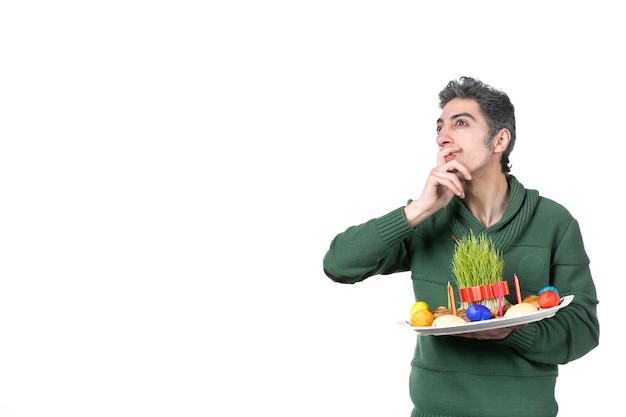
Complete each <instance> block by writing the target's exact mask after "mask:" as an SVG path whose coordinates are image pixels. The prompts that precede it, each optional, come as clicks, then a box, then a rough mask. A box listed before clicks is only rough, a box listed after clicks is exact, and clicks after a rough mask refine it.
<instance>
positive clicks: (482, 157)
mask: <svg viewBox="0 0 626 417" xmlns="http://www.w3.org/2000/svg"><path fill="white" fill-rule="evenodd" d="M488 135H489V126H488V125H487V121H486V120H485V118H484V117H483V116H482V114H481V112H480V109H479V106H478V103H477V102H476V101H474V100H470V99H460V98H455V99H453V100H450V101H449V102H448V104H446V105H445V106H444V108H443V110H442V112H441V116H440V117H439V119H438V120H437V145H438V146H439V150H440V151H442V150H443V151H445V150H449V151H450V152H449V154H446V155H445V160H446V162H447V161H450V160H451V159H456V160H457V161H458V162H460V163H461V164H463V165H465V166H466V167H467V169H469V170H470V172H472V173H473V172H476V171H477V170H480V168H482V167H484V166H485V165H487V164H488V163H489V162H492V157H493V152H492V151H491V149H489V147H488V146H487V145H486V144H485V139H486V138H487V136H488ZM444 154H445V152H444Z"/></svg>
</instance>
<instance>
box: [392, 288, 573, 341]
mask: <svg viewBox="0 0 626 417" xmlns="http://www.w3.org/2000/svg"><path fill="white" fill-rule="evenodd" d="M573 299H574V296H573V295H566V296H564V297H562V298H561V304H559V305H558V306H554V307H550V308H543V309H541V310H539V311H537V312H536V313H528V314H522V315H521V316H515V317H502V318H497V319H491V320H482V321H473V322H468V323H465V324H456V325H452V326H434V327H433V326H419V327H418V326H411V324H410V323H409V322H407V321H401V322H400V323H399V324H401V325H403V327H406V328H408V329H410V330H413V331H415V332H416V333H418V334H419V335H424V336H427V335H433V336H445V335H454V334H460V333H473V332H478V331H481V330H494V329H501V328H503V327H510V326H517V325H519V324H528V323H532V322H535V321H539V320H543V319H547V318H550V317H553V316H554V315H555V314H556V313H557V311H559V310H560V309H562V308H564V307H567V306H568V305H569V304H570V303H571V302H572V300H573Z"/></svg>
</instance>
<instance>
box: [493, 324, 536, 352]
mask: <svg viewBox="0 0 626 417" xmlns="http://www.w3.org/2000/svg"><path fill="white" fill-rule="evenodd" d="M536 336H537V328H536V327H535V326H530V325H529V326H526V327H521V328H519V329H517V330H515V331H513V332H512V333H511V334H510V335H509V336H508V337H507V338H506V339H503V340H501V341H500V342H499V343H502V344H503V345H506V346H510V347H512V348H515V349H516V350H519V351H529V350H530V349H531V348H532V347H533V344H534V343H535V337H536Z"/></svg>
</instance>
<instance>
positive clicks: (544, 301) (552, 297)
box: [537, 290, 561, 308]
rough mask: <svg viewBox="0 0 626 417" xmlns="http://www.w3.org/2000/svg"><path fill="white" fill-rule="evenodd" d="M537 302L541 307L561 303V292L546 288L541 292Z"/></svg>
mask: <svg viewBox="0 0 626 417" xmlns="http://www.w3.org/2000/svg"><path fill="white" fill-rule="evenodd" d="M537 302H538V303H539V305H540V306H541V308H549V307H554V306H558V305H559V304H561V297H559V294H557V293H556V292H554V291H552V290H546V291H543V292H542V293H541V294H539V299H538V300H537Z"/></svg>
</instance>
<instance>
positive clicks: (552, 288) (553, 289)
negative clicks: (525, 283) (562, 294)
mask: <svg viewBox="0 0 626 417" xmlns="http://www.w3.org/2000/svg"><path fill="white" fill-rule="evenodd" d="M544 291H554V292H555V293H557V295H558V294H559V290H557V289H556V287H550V286H547V287H543V288H542V289H540V290H539V292H538V293H537V295H539V294H541V293H542V292H544Z"/></svg>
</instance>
